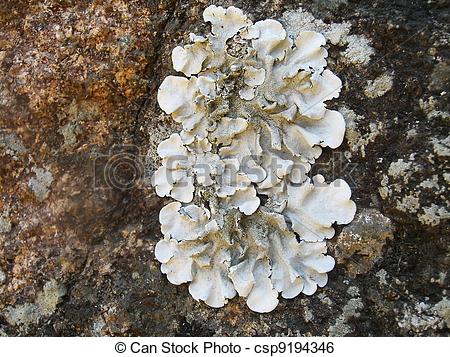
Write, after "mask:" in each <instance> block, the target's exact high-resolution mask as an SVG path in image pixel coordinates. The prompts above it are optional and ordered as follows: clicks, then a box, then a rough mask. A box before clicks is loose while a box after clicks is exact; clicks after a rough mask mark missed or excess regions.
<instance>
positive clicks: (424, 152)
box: [0, 0, 450, 336]
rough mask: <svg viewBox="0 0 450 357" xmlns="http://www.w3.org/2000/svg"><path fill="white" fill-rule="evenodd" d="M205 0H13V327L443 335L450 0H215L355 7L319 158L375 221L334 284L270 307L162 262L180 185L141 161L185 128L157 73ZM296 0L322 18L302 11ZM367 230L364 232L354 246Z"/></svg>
mask: <svg viewBox="0 0 450 357" xmlns="http://www.w3.org/2000/svg"><path fill="white" fill-rule="evenodd" d="M209 3H210V2H209V1H183V2H177V1H167V0H166V1H143V0H142V1H138V0H136V1H120V0H112V1H108V2H102V1H93V2H91V1H56V0H54V1H53V0H51V1H46V2H45V3H44V2H39V1H9V0H3V2H2V6H0V29H1V31H0V197H1V200H0V334H4V335H87V336H94V335H196V336H197V335H362V336H366V335H447V334H448V322H449V310H450V307H449V302H448V301H449V300H448V297H447V294H448V292H447V290H448V277H447V272H448V270H449V265H450V264H449V263H450V262H449V248H448V247H449V225H448V218H449V204H448V197H449V195H448V184H449V181H450V176H449V174H448V173H446V172H445V170H446V169H448V156H449V150H450V148H449V147H450V143H449V138H448V133H449V114H448V112H449V111H450V108H449V100H448V95H449V94H448V92H447V91H448V88H449V73H450V71H449V68H450V67H449V47H448V41H449V34H448V33H449V31H448V30H449V29H448V25H447V24H448V23H449V19H448V14H449V9H448V5H447V4H446V2H444V1H440V0H437V1H429V2H426V1H412V2H411V1H402V0H396V1H367V2H366V1H365V2H357V3H356V2H351V1H346V0H336V1H321V0H315V1H305V2H303V3H302V4H301V5H300V4H299V3H297V2H293V1H290V0H284V1H283V0H282V1H273V2H270V1H268V2H266V3H264V4H262V3H261V2H260V1H241V0H238V1H234V2H231V1H217V2H214V3H215V4H216V5H222V6H229V5H235V6H239V7H240V8H242V10H244V11H245V12H246V13H248V14H251V16H252V17H253V18H252V19H253V20H260V19H265V18H270V17H273V18H276V19H279V20H280V21H284V22H285V24H286V22H288V24H286V26H287V25H290V26H291V27H292V28H293V29H295V28H296V27H299V26H300V25H302V26H303V27H304V26H311V27H314V26H316V27H317V26H319V27H322V28H323V29H329V26H328V25H330V26H331V25H332V24H340V23H346V24H347V25H346V26H343V28H341V30H343V32H344V34H343V36H341V37H339V36H338V38H335V37H330V38H329V40H330V43H331V44H330V43H328V46H329V53H330V56H329V59H328V66H329V67H330V68H331V69H332V70H333V72H335V73H337V74H338V75H339V76H340V78H341V79H342V81H343V90H342V91H341V96H340V97H339V99H338V100H335V101H334V102H332V104H331V105H330V108H332V109H338V108H339V109H341V108H344V109H345V110H343V111H342V112H343V114H344V117H345V119H346V121H347V126H348V128H349V129H348V130H347V134H346V141H345V142H344V145H343V146H341V147H340V148H339V149H338V150H337V151H339V150H340V153H339V152H338V153H336V152H335V153H331V151H327V150H325V153H324V155H322V157H321V158H320V160H319V161H318V163H317V165H315V167H314V169H313V173H321V174H323V175H324V176H325V177H326V178H327V179H332V178H333V177H341V178H345V179H346V181H347V182H349V183H350V182H351V183H352V191H353V199H354V200H355V202H356V203H357V206H358V210H359V211H358V213H359V215H360V216H359V217H364V216H366V217H372V221H371V222H373V223H370V222H369V223H367V224H366V223H364V219H363V218H361V219H358V220H355V221H354V223H352V224H350V225H349V226H347V227H345V228H344V230H343V232H342V233H341V235H340V237H341V238H342V244H341V243H340V242H339V237H337V238H334V241H333V244H334V250H335V254H336V256H337V257H338V260H339V254H343V255H341V257H343V258H342V259H341V260H340V264H338V265H337V268H336V269H335V270H334V271H333V272H331V273H330V274H329V275H330V277H329V279H330V280H329V284H328V285H327V286H326V287H325V288H323V289H322V290H321V291H320V292H318V294H316V295H315V296H313V297H305V296H303V297H297V298H296V299H293V300H284V299H282V300H281V302H280V304H279V306H278V307H277V309H276V310H275V311H273V312H272V313H270V314H263V315H261V314H256V313H253V312H250V311H249V310H248V309H246V308H245V307H244V304H245V302H244V301H243V300H240V299H234V300H233V301H231V302H229V303H228V304H227V305H226V306H225V307H224V308H223V309H221V310H215V309H212V308H208V307H206V306H205V305H203V304H201V303H197V302H195V301H194V300H193V299H192V298H191V296H190V295H189V293H188V291H187V287H186V286H184V285H182V286H178V287H177V286H173V285H171V284H170V283H169V282H168V281H167V280H166V278H165V276H163V275H162V274H161V272H160V264H159V263H158V262H157V261H156V260H155V258H154V246H155V244H156V242H158V241H159V240H160V238H161V233H160V230H159V224H158V212H159V209H160V208H161V207H162V206H163V205H164V204H165V203H167V201H166V200H164V199H160V198H157V197H156V195H155V193H154V190H153V189H152V188H151V187H150V185H148V182H147V178H146V176H145V175H143V173H148V172H152V171H153V170H154V169H155V168H156V167H158V165H159V161H158V159H157V155H156V145H157V144H158V143H159V142H160V141H161V140H162V139H165V138H167V137H168V136H169V135H170V133H171V132H173V131H175V130H176V131H178V129H179V128H176V127H175V126H174V125H173V124H172V123H171V120H170V119H169V118H168V116H166V115H164V114H163V113H162V112H161V110H160V109H159V108H158V106H157V103H156V89H157V88H158V86H159V85H160V83H161V81H162V79H163V78H164V77H165V76H167V75H168V74H171V73H172V74H173V72H172V70H171V63H170V53H171V50H172V48H173V47H175V46H176V45H178V44H181V43H186V39H187V37H188V34H189V32H206V31H204V30H205V28H204V26H205V25H204V24H203V23H202V21H201V14H202V12H203V9H204V8H205V7H206V6H208V4H209ZM300 6H302V8H303V9H304V11H308V13H310V14H312V15H313V16H314V17H315V18H316V19H317V20H321V21H323V22H320V23H312V22H311V21H312V20H311V21H309V20H308V21H306V20H305V18H307V16H306V15H305V13H304V12H303V13H302V12H300V11H299V9H300ZM302 21H303V22H302ZM305 21H306V22H305ZM333 26H334V25H333ZM344 28H348V29H349V31H350V32H349V33H348V32H347V33H346V34H345V30H344ZM200 30H201V31H200ZM333 33H334V34H335V35H336V33H335V32H333ZM330 36H331V35H330ZM113 145H115V146H114V147H113ZM111 147H112V149H111ZM335 151H336V150H335ZM147 153H149V156H148V159H144V158H143V157H144V156H145V155H146V154H147ZM109 154H116V155H115V156H114V157H113V159H109V157H108V156H105V155H109ZM136 157H142V158H143V159H142V161H141V162H140V161H137V160H136ZM108 159H109V161H108ZM131 159H135V160H134V161H133V160H131ZM124 161H125V162H126V163H127V165H123V164H121V163H123V162H124ZM136 162H137V163H136ZM105 171H106V173H107V174H109V176H107V177H106V178H105V177H104V173H105ZM111 172H115V175H112V174H111ZM135 177H138V178H139V179H137V180H135V179H134V178H135ZM130 183H131V184H130ZM374 217H375V218H374ZM389 221H390V223H388V222H389ZM338 233H339V232H338ZM356 235H358V236H360V237H361V240H362V241H364V240H366V242H367V246H365V245H364V246H361V248H360V247H358V246H357V245H355V244H353V245H352V241H351V237H355V236H356ZM391 236H392V238H390V237H391ZM346 237H347V238H346ZM349 237H350V238H349ZM377 237H378V239H377ZM387 237H389V238H390V239H386V238H387ZM353 243H354V242H353ZM357 244H358V245H359V244H361V243H359V242H358V243H357ZM361 265H362V266H361Z"/></svg>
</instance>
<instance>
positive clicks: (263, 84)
mask: <svg viewBox="0 0 450 357" xmlns="http://www.w3.org/2000/svg"><path fill="white" fill-rule="evenodd" d="M203 18H204V20H205V21H207V22H210V23H211V25H212V29H211V34H208V35H206V36H204V37H203V36H197V35H194V34H191V36H190V40H191V44H189V45H186V46H178V47H176V48H175V49H174V50H173V52H172V62H173V66H174V69H175V70H177V71H178V72H182V73H183V74H184V75H185V76H186V77H187V78H186V77H184V76H183V77H182V76H173V75H171V76H168V77H166V78H165V79H164V81H163V82H162V84H161V86H160V88H159V91H158V103H159V105H160V107H161V109H162V110H163V111H164V112H165V113H166V114H170V115H171V116H172V118H173V119H174V121H176V122H177V123H179V124H181V126H182V131H181V133H179V134H172V135H171V136H170V137H169V138H168V139H167V140H164V141H162V142H161V143H160V144H159V146H158V150H157V151H158V154H159V156H160V157H161V158H162V165H161V167H160V168H159V169H158V170H157V171H156V172H155V174H154V175H153V178H152V183H153V185H154V186H155V189H156V193H157V194H158V195H159V196H161V197H164V196H167V197H171V198H173V199H175V200H176V201H178V202H172V203H169V204H168V205H166V206H165V207H164V208H163V209H162V210H161V212H160V222H161V230H162V233H163V235H164V239H163V240H161V241H160V242H159V243H158V244H157V245H156V247H155V255H156V258H157V259H158V260H159V261H160V262H161V263H162V266H161V270H162V272H163V273H165V274H166V275H167V278H168V280H169V281H170V282H171V283H173V284H176V285H178V284H182V283H190V285H189V292H190V293H191V295H192V296H193V297H194V298H195V299H196V300H202V301H205V302H206V303H207V304H208V305H209V306H213V307H221V306H223V305H224V304H226V303H227V301H228V299H231V298H233V297H234V296H235V295H236V294H238V295H240V296H242V297H245V298H246V300H247V305H248V306H249V307H250V309H252V310H254V311H257V312H269V311H272V310H273V309H274V308H275V307H276V306H277V304H278V295H279V293H281V295H282V296H283V297H284V298H293V297H295V296H297V295H298V294H300V293H304V294H306V295H311V294H313V293H314V292H315V291H316V290H317V287H323V286H324V285H325V284H326V283H327V280H328V276H327V273H328V272H329V271H330V270H332V269H333V267H334V264H335V262H334V259H333V258H332V257H330V256H327V255H326V252H327V246H326V241H325V240H326V239H328V238H331V237H333V235H334V228H333V227H332V225H333V224H334V223H336V222H337V223H338V224H346V223H349V222H350V221H351V220H352V219H353V217H354V214H355V210H356V207H355V204H354V202H353V201H351V200H350V195H351V190H350V187H349V186H348V185H347V183H345V182H344V181H343V180H339V179H338V180H335V181H333V182H332V183H330V184H326V183H325V179H324V178H323V177H322V176H320V175H317V176H315V177H314V178H313V180H310V179H309V178H307V176H306V173H307V172H308V171H309V170H310V169H311V165H312V164H313V163H314V162H315V160H316V159H317V158H318V157H319V156H320V154H321V152H322V147H327V146H328V147H331V148H336V147H338V146H339V145H340V144H341V143H342V140H343V137H344V133H345V121H344V119H343V116H342V114H341V113H340V112H338V111H334V110H330V109H328V108H327V104H326V101H328V100H330V99H333V98H336V97H338V96H339V92H340V89H341V86H342V83H341V80H340V79H339V78H338V77H337V76H336V75H335V74H333V73H332V72H331V71H330V70H328V69H325V67H326V64H327V63H326V57H327V55H328V54H327V50H326V48H325V47H324V46H325V45H326V38H325V37H324V36H323V35H321V34H320V33H317V32H314V31H307V30H305V31H300V32H299V33H297V34H296V36H295V38H291V37H289V36H288V34H287V32H286V30H285V29H284V28H283V26H282V24H281V23H279V22H278V21H276V20H272V19H269V20H263V21H258V22H256V23H255V24H253V23H252V22H251V21H250V20H249V19H248V17H247V16H246V15H245V14H244V13H243V12H242V11H241V10H240V9H238V8H236V7H233V6H231V7H229V8H227V9H224V8H222V7H217V6H214V5H212V6H209V7H208V8H207V9H206V10H205V11H204V13H203ZM336 41H337V40H336Z"/></svg>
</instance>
